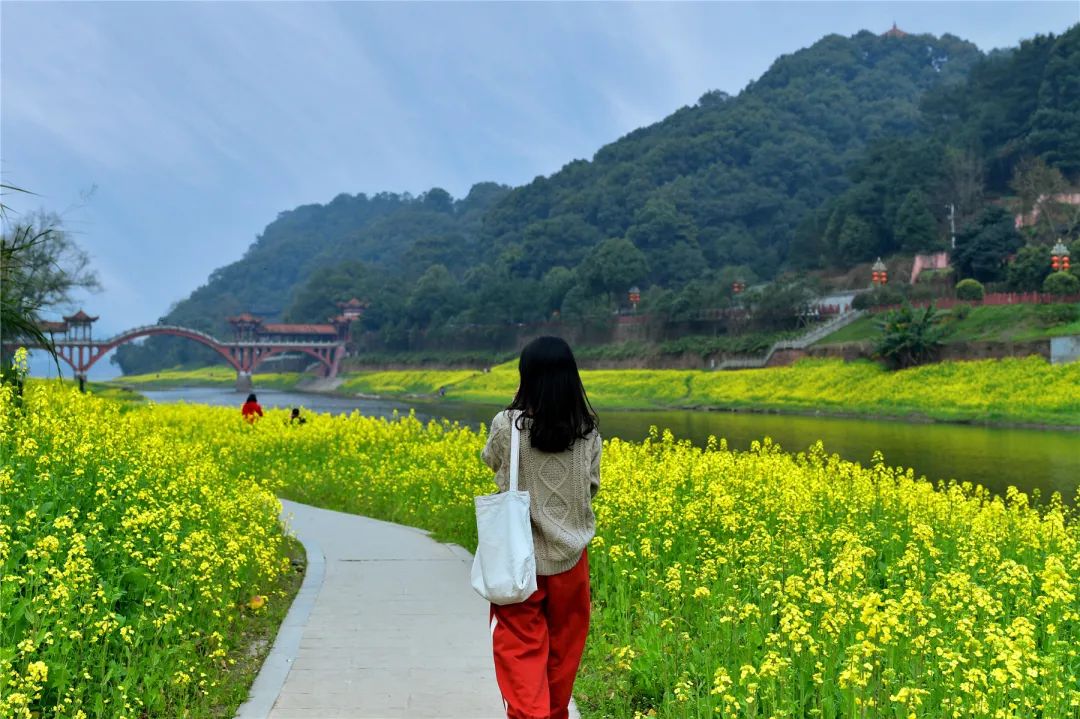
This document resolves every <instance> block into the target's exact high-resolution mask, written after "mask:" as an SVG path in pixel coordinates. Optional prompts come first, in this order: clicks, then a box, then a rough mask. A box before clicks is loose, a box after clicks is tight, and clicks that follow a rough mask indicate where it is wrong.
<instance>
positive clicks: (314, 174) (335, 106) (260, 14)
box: [0, 0, 1080, 376]
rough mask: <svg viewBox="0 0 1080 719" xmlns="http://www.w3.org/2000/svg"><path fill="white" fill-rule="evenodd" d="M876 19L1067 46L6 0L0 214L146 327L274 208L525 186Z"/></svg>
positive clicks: (965, 26) (959, 16)
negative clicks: (4, 211) (60, 234)
mask: <svg viewBox="0 0 1080 719" xmlns="http://www.w3.org/2000/svg"><path fill="white" fill-rule="evenodd" d="M893 22H896V23H897V24H898V26H899V27H900V28H901V29H903V30H906V31H908V32H913V33H924V32H927V33H933V34H935V35H941V34H944V33H952V34H954V35H957V36H959V37H962V38H964V39H967V40H970V41H972V42H974V43H975V44H976V45H978V46H979V47H980V48H981V49H983V50H989V49H992V48H995V47H1007V46H1012V45H1016V44H1017V43H1019V42H1020V41H1021V40H1022V39H1025V38H1029V37H1032V36H1034V35H1036V34H1039V33H1047V32H1054V33H1060V32H1062V31H1064V30H1066V29H1067V28H1068V27H1070V26H1071V25H1073V24H1075V23H1077V22H1080V2H1077V1H1076V0H1066V1H1063V2H1035V1H1030V2H869V1H867V2H842V3H841V2H821V3H818V2H740V3H736V2H717V3H675V2H664V3H630V2H609V3H570V2H550V3H546V2H545V3H541V2H530V3H524V2H521V3H516V2H515V3H511V2H494V3H455V2H440V3H315V2H305V3H285V2H231V3H216V2H175V3H159V2H119V3H96V2H79V3H58V2H18V1H14V0H4V2H0V176H2V179H3V181H4V183H7V184H12V185H16V186H19V187H23V188H26V189H29V190H32V191H33V192H34V193H35V195H34V196H20V195H17V194H7V195H5V197H4V201H5V204H8V205H10V206H11V207H12V208H13V209H14V210H15V212H16V213H21V214H22V215H23V216H25V215H26V214H28V213H32V212H34V211H36V210H38V209H46V210H50V211H55V212H58V213H60V214H61V215H62V218H63V223H64V226H65V228H66V229H68V230H69V231H70V232H72V233H73V235H74V237H75V239H76V241H77V242H78V243H79V244H80V245H81V246H82V247H83V248H84V249H85V250H86V251H87V252H88V253H89V254H90V256H91V258H92V261H93V266H94V267H95V268H96V270H97V272H98V274H99V276H100V279H101V283H102V285H103V290H102V291H101V292H99V293H97V294H94V295H92V296H87V297H79V298H78V300H77V304H80V305H83V306H85V308H86V309H87V311H88V312H90V314H95V315H100V317H101V319H100V320H99V321H98V323H97V324H96V325H95V335H97V336H102V337H105V336H109V335H112V334H115V333H116V332H119V331H121V330H123V329H126V328H128V327H133V326H137V325H142V324H152V323H154V322H156V321H157V320H158V318H159V317H161V316H162V315H164V314H165V313H166V312H168V310H169V307H170V306H171V305H172V304H173V303H174V302H177V301H179V300H181V299H183V298H184V297H186V296H187V295H188V294H189V293H190V292H191V291H192V290H194V289H195V288H196V287H198V286H199V285H202V284H204V283H205V282H206V280H207V277H208V276H209V274H210V272H211V271H213V270H214V269H215V268H217V267H220V266H222V265H225V264H228V263H230V262H233V261H235V260H237V259H239V258H240V257H241V256H242V255H243V253H244V251H245V250H246V249H247V247H248V246H249V245H251V243H252V242H254V240H255V238H256V236H257V235H258V233H259V232H261V230H262V229H263V228H264V227H265V226H266V225H267V224H269V223H270V222H272V221H273V220H274V218H275V217H276V216H277V214H278V213H279V212H281V211H284V210H289V209H292V208H294V207H296V206H297V205H301V204H307V203H313V202H318V203H325V202H329V201H330V200H331V199H333V198H334V196H336V195H338V194H340V193H342V192H346V193H350V194H355V193H358V192H365V193H369V194H371V193H376V192H381V191H393V192H406V191H407V192H411V193H413V194H419V193H421V192H424V191H426V190H428V189H430V188H432V187H442V188H444V189H446V190H448V191H449V192H450V193H451V194H453V195H454V196H455V197H460V196H463V195H464V194H465V193H467V192H468V189H469V187H470V186H471V185H472V184H474V183H476V182H483V181H496V182H501V183H505V184H509V185H518V184H522V183H525V182H528V181H530V180H532V179H533V178H534V177H536V176H537V175H548V174H551V173H552V172H555V171H557V170H558V169H559V168H560V167H562V166H563V165H565V164H566V163H568V162H570V161H571V160H573V159H577V158H586V159H588V158H591V157H592V155H593V154H594V153H595V152H596V150H597V149H599V148H600V147H601V146H602V145H604V144H606V143H609V142H611V141H613V140H615V139H617V138H619V137H621V136H622V135H625V134H626V133H628V132H630V131H631V130H633V129H635V128H638V127H641V126H643V125H647V124H650V123H652V122H656V121H657V120H660V119H662V118H663V117H665V116H666V115H668V114H670V113H672V112H673V111H675V110H676V109H678V108H679V107H681V106H684V105H690V104H693V103H694V102H696V101H697V99H698V98H699V97H700V96H701V95H702V94H703V93H705V92H707V91H709V90H713V89H719V90H724V91H726V92H728V93H731V94H736V93H738V92H739V91H740V90H741V89H742V88H743V87H745V86H746V84H747V83H748V82H749V81H751V80H753V79H755V78H757V77H758V76H760V75H761V74H762V73H763V72H764V71H765V70H767V69H768V67H769V65H770V64H771V63H772V62H773V61H774V60H775V59H776V58H777V57H778V56H780V55H782V54H787V53H791V52H795V51H797V50H799V49H801V48H804V47H807V46H809V45H811V44H813V43H814V42H815V41H817V40H818V39H820V38H821V37H823V36H825V35H827V34H830V33H839V34H842V35H851V34H854V33H856V32H858V31H859V30H863V29H868V30H871V31H874V32H883V31H885V30H887V29H888V28H889V27H890V26H891V25H892V23H893ZM18 216H19V214H16V215H15V217H16V218H17V217H18ZM100 365H101V367H102V369H101V370H100V371H99V376H100V375H102V374H108V370H107V365H106V363H100Z"/></svg>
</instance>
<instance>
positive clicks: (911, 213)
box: [893, 190, 941, 253]
mask: <svg viewBox="0 0 1080 719" xmlns="http://www.w3.org/2000/svg"><path fill="white" fill-rule="evenodd" d="M893 235H894V237H895V239H896V242H897V243H898V244H899V245H900V248H901V249H902V250H903V251H904V252H912V253H914V252H922V251H924V250H930V249H939V248H940V247H941V239H940V237H939V236H938V226H937V220H935V219H934V215H933V214H932V213H931V212H930V208H929V207H927V205H926V196H925V195H923V193H922V192H921V191H919V190H911V191H910V192H908V193H907V195H906V196H905V197H904V202H903V203H902V204H901V205H900V209H899V210H898V211H897V213H896V225H895V228H894V230H893Z"/></svg>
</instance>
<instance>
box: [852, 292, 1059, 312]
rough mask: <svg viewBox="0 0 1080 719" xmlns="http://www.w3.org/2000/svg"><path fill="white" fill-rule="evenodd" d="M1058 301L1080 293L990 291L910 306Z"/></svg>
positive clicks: (877, 309)
mask: <svg viewBox="0 0 1080 719" xmlns="http://www.w3.org/2000/svg"><path fill="white" fill-rule="evenodd" d="M1058 302H1065V303H1071V302H1080V295H1065V296H1061V295H1048V294H1045V293H1042V292H990V293H988V294H986V295H985V296H984V297H983V298H982V300H958V299H956V298H955V297H939V298H937V299H935V300H919V301H917V302H912V303H911V306H912V307H926V306H927V305H929V304H931V303H933V305H934V306H935V307H937V308H938V309H942V310H947V309H951V308H953V307H956V306H957V305H971V306H972V307H977V306H980V305H992V306H1000V305H1049V304H1055V303H1058ZM899 308H900V305H886V306H883V307H874V308H871V311H873V312H886V311H889V310H896V309H899Z"/></svg>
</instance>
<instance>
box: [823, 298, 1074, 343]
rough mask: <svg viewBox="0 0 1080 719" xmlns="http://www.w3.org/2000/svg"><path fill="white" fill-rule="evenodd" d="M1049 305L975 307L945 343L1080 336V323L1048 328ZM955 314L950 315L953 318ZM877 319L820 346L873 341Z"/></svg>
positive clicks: (954, 324) (842, 330)
mask: <svg viewBox="0 0 1080 719" xmlns="http://www.w3.org/2000/svg"><path fill="white" fill-rule="evenodd" d="M1044 307H1046V305H998V306H979V307H972V308H971V311H970V313H969V314H968V315H967V317H964V318H962V319H959V320H953V321H951V323H950V324H951V327H952V332H950V334H949V335H948V336H947V337H946V338H945V342H946V343H948V344H951V343H960V342H1026V341H1031V340H1040V339H1047V338H1050V337H1060V336H1063V335H1076V334H1080V320H1077V321H1075V322H1069V323H1063V324H1055V325H1048V324H1047V322H1046V321H1045V320H1044V319H1043V317H1042V316H1041V312H1042V311H1044V310H1043V308H1044ZM950 314H951V312H947V313H946V316H949V315H950ZM874 322H875V318H874V317H873V316H867V317H860V318H859V319H857V320H855V321H854V322H852V323H851V324H850V325H848V326H847V327H842V328H840V329H839V330H837V331H836V332H833V333H832V334H831V335H828V336H827V337H825V338H824V339H822V340H821V341H820V342H818V343H817V344H818V345H834V344H842V343H846V342H869V341H872V340H874V339H875V338H876V337H877V335H878V329H877V326H876V325H875V323H874Z"/></svg>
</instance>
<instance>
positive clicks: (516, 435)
mask: <svg viewBox="0 0 1080 719" xmlns="http://www.w3.org/2000/svg"><path fill="white" fill-rule="evenodd" d="M517 421H518V417H517V415H515V414H514V413H513V412H511V413H510V491H511V492H516V491H518V460H519V458H520V457H521V430H520V429H518V425H517Z"/></svg>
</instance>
